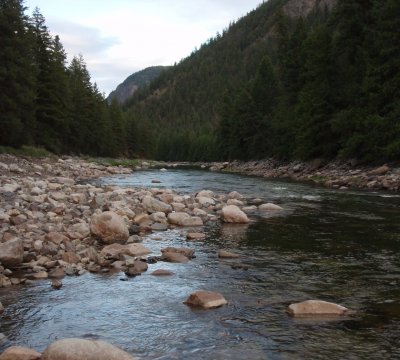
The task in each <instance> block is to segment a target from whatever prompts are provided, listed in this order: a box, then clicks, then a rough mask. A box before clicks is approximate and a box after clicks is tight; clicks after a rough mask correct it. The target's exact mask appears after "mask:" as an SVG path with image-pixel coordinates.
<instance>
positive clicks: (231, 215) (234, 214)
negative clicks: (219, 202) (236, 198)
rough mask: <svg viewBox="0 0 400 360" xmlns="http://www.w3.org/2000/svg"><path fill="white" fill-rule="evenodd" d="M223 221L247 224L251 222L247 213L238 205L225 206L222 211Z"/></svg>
mask: <svg viewBox="0 0 400 360" xmlns="http://www.w3.org/2000/svg"><path fill="white" fill-rule="evenodd" d="M221 218H222V221H224V222H227V223H239V224H245V223H248V222H250V220H249V218H248V217H247V215H246V214H245V213H244V212H243V211H242V210H240V209H239V208H238V207H237V206H236V205H228V206H224V207H223V208H222V211H221Z"/></svg>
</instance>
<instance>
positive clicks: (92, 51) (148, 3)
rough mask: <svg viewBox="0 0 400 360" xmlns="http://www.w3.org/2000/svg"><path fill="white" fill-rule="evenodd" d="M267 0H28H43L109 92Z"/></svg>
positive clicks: (29, 0)
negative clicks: (137, 73)
mask: <svg viewBox="0 0 400 360" xmlns="http://www.w3.org/2000/svg"><path fill="white" fill-rule="evenodd" d="M261 2H262V0H113V1H112V0H25V5H26V6H27V7H28V8H29V9H28V11H27V13H28V14H31V13H32V11H33V9H34V8H35V7H36V6H37V7H39V9H40V10H41V13H42V14H43V15H44V17H45V18H46V24H47V26H48V27H49V29H50V32H51V33H52V34H53V35H56V34H58V35H59V36H60V38H61V42H62V43H63V45H64V47H65V50H66V51H67V53H68V58H69V59H71V58H72V57H73V56H74V55H77V54H79V53H81V54H82V55H83V57H84V59H85V61H86V63H87V65H88V69H89V71H90V74H91V76H92V80H93V81H96V82H97V84H98V86H99V88H100V90H101V91H102V92H105V93H106V94H108V93H109V92H110V91H111V90H113V89H115V88H116V86H117V85H118V84H119V83H121V82H122V81H123V80H125V78H127V77H128V76H129V75H130V74H132V73H134V72H136V71H139V70H142V69H144V68H146V67H148V66H153V65H172V64H174V63H175V62H179V61H180V60H181V59H182V58H184V57H186V56H188V55H189V54H190V53H191V52H192V51H193V50H194V49H195V47H199V46H200V45H201V44H202V43H204V42H205V41H206V40H207V39H209V38H210V37H212V36H214V35H215V34H216V33H217V31H220V32H221V31H222V30H223V29H224V28H226V27H227V26H228V25H229V22H230V21H232V20H236V19H238V18H240V17H242V16H243V15H245V14H246V13H248V12H249V11H251V10H253V9H254V8H256V7H257V5H258V4H259V3H261Z"/></svg>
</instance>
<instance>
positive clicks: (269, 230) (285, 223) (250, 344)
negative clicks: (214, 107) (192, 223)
mask: <svg viewBox="0 0 400 360" xmlns="http://www.w3.org/2000/svg"><path fill="white" fill-rule="evenodd" d="M154 179H159V180H160V181H161V183H160V184H156V186H157V187H166V188H172V189H174V190H176V191H178V192H181V193H192V192H196V191H199V190H201V189H208V190H213V191H215V192H216V193H221V194H227V193H228V192H230V191H232V190H236V191H239V192H241V193H242V194H243V195H245V196H246V197H248V198H256V197H258V198H261V199H263V200H265V201H269V202H274V203H277V204H279V205H281V206H282V207H283V208H284V209H285V211H284V212H283V213H280V214H279V215H265V214H264V215H263V214H259V213H254V214H250V218H251V220H252V222H251V224H249V225H221V224H219V223H217V224H212V225H208V226H205V227H204V229H203V230H204V231H205V232H206V234H207V238H206V240H205V241H204V242H196V243H193V242H191V243H187V241H186V240H185V234H186V232H185V230H182V229H177V230H169V231H166V232H162V233H160V235H161V237H162V240H154V239H153V238H152V235H149V236H148V237H146V238H144V241H143V244H144V245H145V246H146V247H148V248H150V249H151V250H153V252H154V254H155V255H157V254H159V252H160V249H161V248H163V247H166V246H186V247H191V248H193V249H195V250H196V255H197V257H196V258H195V259H194V260H192V261H191V262H189V263H188V264H169V263H157V264H154V265H150V266H149V271H148V272H147V273H145V274H143V275H142V276H138V277H136V278H133V279H130V280H129V281H121V280H120V279H122V278H124V274H122V273H119V274H118V273H117V274H98V275H93V274H85V275H83V276H81V277H74V278H65V279H64V280H63V283H64V286H63V287H62V289H61V290H59V291H55V290H53V289H52V288H51V287H50V285H49V282H48V281H42V282H37V283H35V284H33V285H29V286H25V287H21V288H19V287H13V288H12V289H7V290H5V289H0V290H1V291H0V301H1V302H2V303H3V304H4V305H5V307H6V311H5V312H4V313H3V314H2V315H1V316H0V333H3V334H4V335H5V336H6V337H7V339H2V340H1V339H0V350H3V349H4V348H5V347H7V346H9V345H11V344H18V345H23V346H30V347H33V348H35V349H37V350H39V351H41V350H43V349H44V348H45V347H46V346H47V345H48V344H49V343H50V342H52V341H54V340H56V339H61V338H66V337H84V338H90V339H101V340H105V341H109V342H111V343H113V344H114V345H117V346H119V347H121V348H122V349H124V350H126V351H128V352H130V353H132V354H134V355H136V356H137V357H139V358H141V359H168V360H169V359H243V358H248V359H377V358H379V359H399V358H400V342H399V339H400V255H399V253H400V221H399V220H400V198H399V196H398V195H396V194H388V193H371V192H353V191H336V190H330V189H321V188H318V187H312V186H309V185H305V184H299V183H293V182H283V181H275V180H273V181H272V180H266V179H261V178H254V177H246V176H239V175H230V174H220V173H212V172H206V171H198V170H171V171H167V172H160V171H157V170H149V171H142V172H136V173H134V174H133V175H129V176H122V177H110V178H107V179H103V180H102V182H103V183H107V184H116V185H120V186H133V187H155V184H152V183H151V181H152V180H154ZM221 248H224V249H227V250H231V251H234V252H236V253H238V254H240V255H241V258H240V260H235V261H233V260H225V261H222V260H219V259H218V258H217V255H216V254H217V251H218V249H221ZM237 262H240V263H241V264H245V265H246V267H245V269H243V268H242V269H234V268H232V267H231V265H232V264H234V263H237ZM234 267H235V266H234ZM158 268H163V269H170V270H172V271H173V272H174V273H175V275H174V276H172V277H167V278H158V277H153V276H150V275H149V273H150V272H152V271H153V270H155V269H158ZM246 269H247V270H246ZM198 289H206V290H212V291H219V292H221V293H223V294H224V295H225V297H226V298H227V299H228V301H229V304H228V305H227V306H224V307H222V308H219V309H215V310H209V311H202V310H194V309H191V308H188V307H187V306H185V305H184V304H183V303H182V302H183V301H184V300H185V299H186V298H187V296H188V295H189V294H190V293H191V292H193V291H195V290H198ZM307 299H321V300H326V301H332V302H336V303H339V304H341V305H344V306H346V307H348V308H351V309H353V310H356V312H357V315H355V316H352V317H348V318H340V319H294V318H291V317H289V316H288V315H287V314H286V309H287V306H288V305H289V304H291V303H293V302H299V301H303V300H307Z"/></svg>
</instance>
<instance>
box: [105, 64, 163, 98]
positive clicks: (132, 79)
mask: <svg viewBox="0 0 400 360" xmlns="http://www.w3.org/2000/svg"><path fill="white" fill-rule="evenodd" d="M166 69H168V66H151V67H148V68H146V69H144V70H141V71H138V72H136V73H134V74H132V75H130V76H128V77H127V78H126V79H125V80H124V82H123V83H121V84H119V85H118V86H117V88H116V89H115V90H114V91H112V92H111V93H110V95H109V96H108V98H107V101H108V102H109V103H110V102H111V100H112V99H113V98H116V99H117V100H118V102H119V103H120V104H122V103H124V102H125V101H126V100H127V99H128V98H130V97H131V96H132V95H133V94H134V93H135V91H137V90H138V89H140V88H142V87H145V86H147V85H149V84H150V82H151V81H153V80H154V79H155V78H157V77H158V76H159V75H160V74H161V72H163V71H164V70H166Z"/></svg>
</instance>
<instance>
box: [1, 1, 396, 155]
mask: <svg viewBox="0 0 400 360" xmlns="http://www.w3.org/2000/svg"><path fill="white" fill-rule="evenodd" d="M290 1H294V0H290ZM288 2H289V0H269V1H267V2H263V3H262V4H260V5H259V7H258V8H257V9H255V10H253V11H251V12H250V13H248V14H247V16H245V17H243V18H241V19H239V20H238V21H236V22H232V23H231V24H230V25H229V26H228V27H227V28H226V29H224V30H223V31H222V33H218V34H217V35H216V36H215V37H213V38H211V39H209V40H207V41H206V42H205V43H204V44H203V45H202V46H201V47H200V49H198V50H197V49H196V50H195V51H193V52H192V53H191V54H190V55H189V56H188V57H187V58H185V59H183V60H181V61H180V62H179V63H177V64H175V65H174V66H172V67H170V68H169V69H167V70H165V71H163V72H162V73H161V75H160V76H159V77H158V78H156V79H155V80H153V81H152V82H151V83H150V85H149V86H147V87H145V88H143V89H141V90H139V91H137V92H135V93H134V95H133V96H132V97H131V98H130V99H128V100H127V101H126V102H125V103H124V104H123V106H122V108H121V107H120V106H119V105H118V104H117V102H116V101H114V102H112V103H111V104H107V101H106V100H105V98H104V96H103V95H102V94H101V93H100V91H99V90H98V89H97V86H96V84H93V83H92V82H91V79H90V75H89V72H88V70H87V68H86V64H85V62H84V60H83V58H82V56H78V57H75V58H74V59H73V60H72V61H71V63H70V64H68V65H67V64H66V54H65V51H64V49H63V47H62V44H61V42H60V39H59V38H58V37H57V36H55V37H53V36H51V35H50V33H49V30H48V29H47V27H46V25H45V19H44V17H43V15H41V14H40V11H39V10H38V9H36V10H35V11H34V13H33V14H32V16H27V15H26V14H25V12H26V11H25V9H24V7H23V2H22V1H20V0H0V24H1V30H0V48H1V49H2V51H1V53H0V114H1V118H0V145H6V146H14V147H18V146H21V145H26V144H28V145H34V146H41V147H44V148H46V149H48V150H50V151H52V152H55V153H73V154H90V155H97V156H129V157H139V156H140V157H144V158H153V159H161V160H172V161H175V160H190V161H202V160H205V161H214V160H232V159H241V160H250V159H262V158H270V157H274V158H279V159H302V160H306V159H311V158H326V159H335V158H342V159H350V158H356V159H359V160H362V161H366V162H372V161H377V160H379V161H381V160H383V161H391V160H395V159H398V158H399V156H400V101H399V99H400V63H399V61H398V59H400V45H399V44H400V32H399V31H398V29H399V27H400V17H399V16H398V14H400V2H398V1H397V0H337V1H336V5H335V6H334V7H333V8H328V7H327V6H323V5H320V2H319V1H318V0H316V6H315V8H314V10H313V11H311V12H310V13H307V14H298V15H296V16H289V15H288V13H287V11H285V5H286V4H287V3H288ZM321 4H322V3H321ZM32 60H33V61H32Z"/></svg>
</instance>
